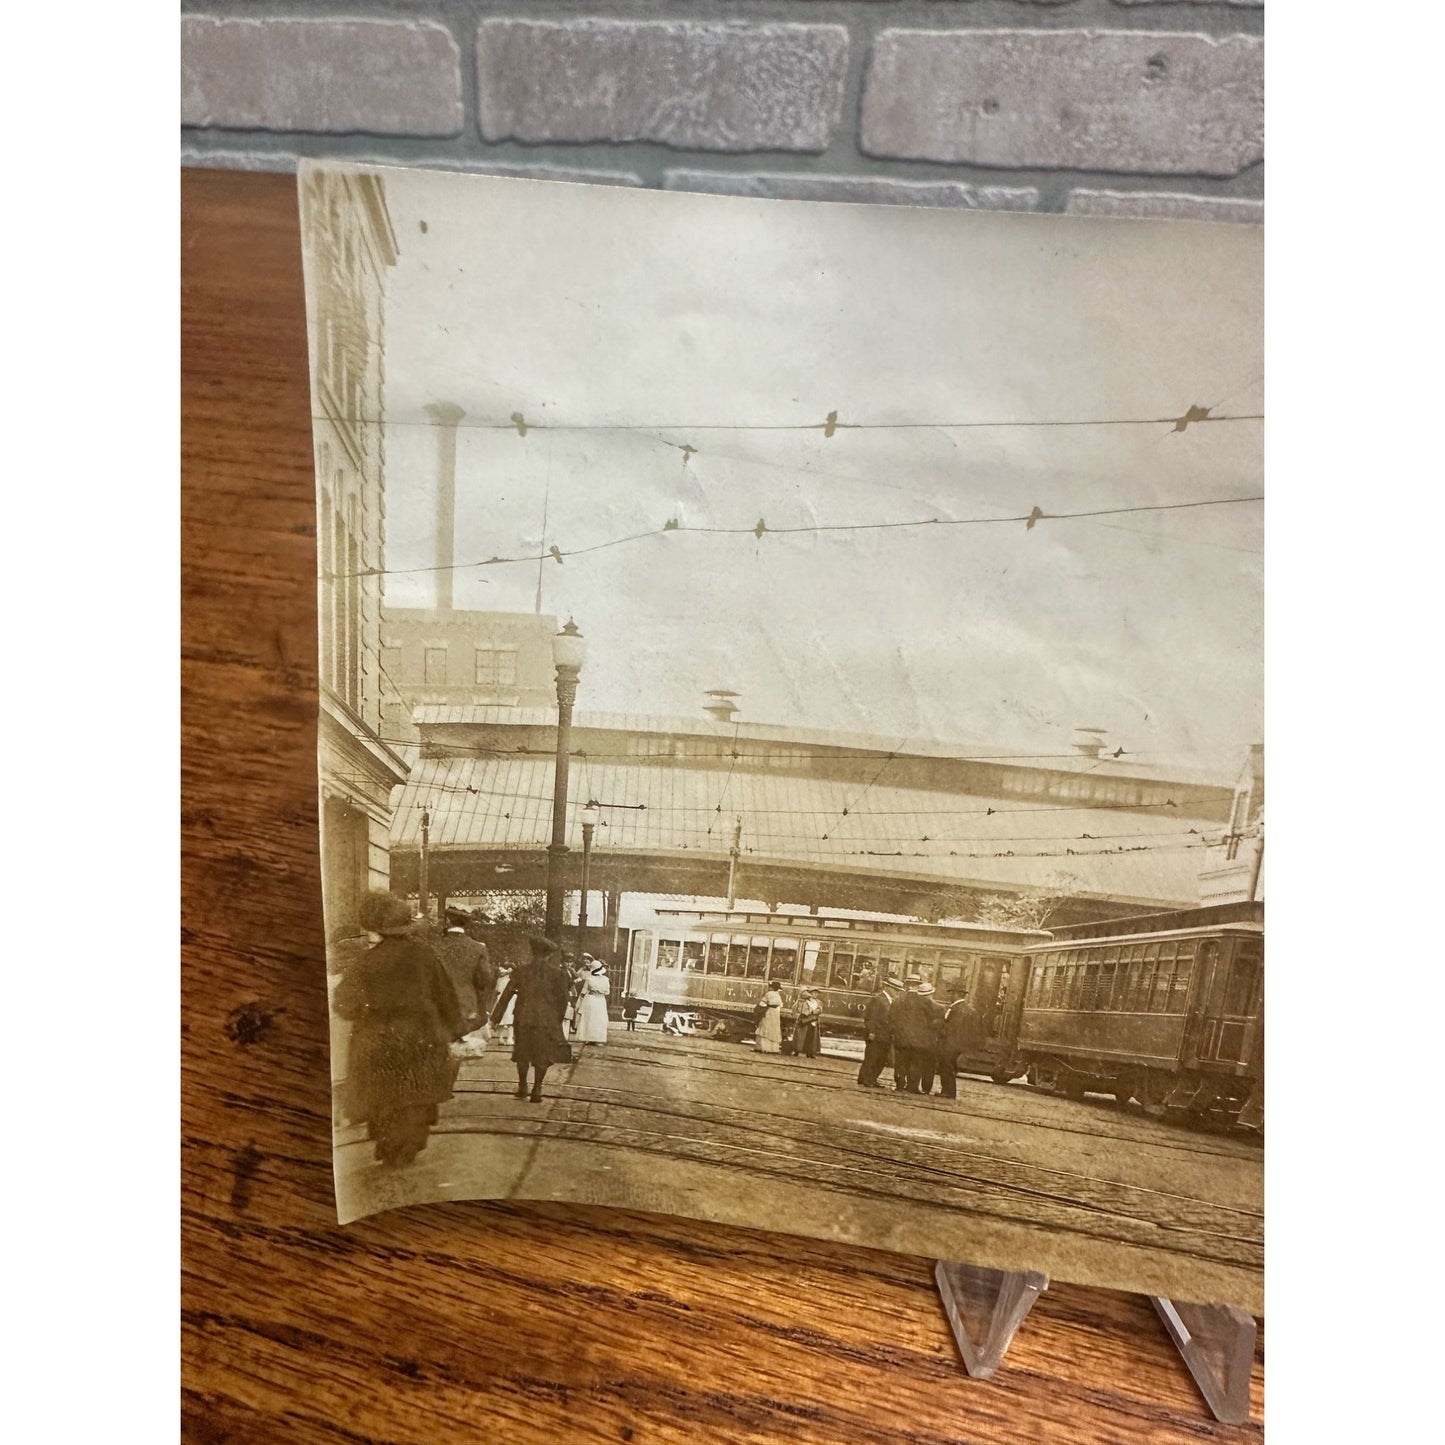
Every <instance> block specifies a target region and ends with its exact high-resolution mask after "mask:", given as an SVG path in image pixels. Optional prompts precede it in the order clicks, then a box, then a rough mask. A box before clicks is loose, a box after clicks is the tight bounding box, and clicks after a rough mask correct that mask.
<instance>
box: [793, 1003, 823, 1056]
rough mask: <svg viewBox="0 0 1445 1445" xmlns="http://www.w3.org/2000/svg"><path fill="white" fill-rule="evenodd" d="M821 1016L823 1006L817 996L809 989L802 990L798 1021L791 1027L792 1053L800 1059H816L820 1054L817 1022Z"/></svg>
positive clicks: (820, 1046) (820, 1042) (820, 1045)
mask: <svg viewBox="0 0 1445 1445" xmlns="http://www.w3.org/2000/svg"><path fill="white" fill-rule="evenodd" d="M822 1016H823V1005H822V1004H821V1003H820V1002H819V1000H818V995H817V994H816V993H815V992H814V991H813V990H812V989H810V988H805V989H804V990H803V1001H802V1002H801V1003H800V1004H799V1005H798V1021H797V1023H795V1024H794V1025H793V1052H794V1053H795V1054H797V1055H798V1056H799V1057H800V1058H804V1059H816V1058H817V1057H818V1055H819V1054H820V1053H822V1051H823V1050H822V1040H821V1037H820V1034H819V1030H818V1021H819V1019H821V1018H822Z"/></svg>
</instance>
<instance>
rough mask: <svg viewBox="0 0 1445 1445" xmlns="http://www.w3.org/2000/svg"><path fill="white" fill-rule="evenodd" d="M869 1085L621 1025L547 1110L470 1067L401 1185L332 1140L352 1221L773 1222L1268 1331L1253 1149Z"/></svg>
mask: <svg viewBox="0 0 1445 1445" xmlns="http://www.w3.org/2000/svg"><path fill="white" fill-rule="evenodd" d="M844 1052H855V1051H854V1050H851V1049H849V1048H848V1046H847V1045H846V1044H841V1045H840V1048H839V1053H844ZM856 1072H857V1064H856V1062H854V1061H853V1060H852V1059H849V1058H846V1057H830V1056H828V1054H825V1056H824V1057H822V1058H820V1059H813V1060H808V1059H797V1058H791V1057H788V1056H762V1055H758V1054H756V1053H755V1052H753V1051H752V1049H751V1048H750V1047H747V1046H742V1045H738V1044H723V1043H718V1042H715V1041H713V1040H710V1039H696V1038H688V1039H680V1038H673V1037H670V1036H666V1035H663V1034H662V1033H661V1032H660V1031H659V1030H657V1029H656V1028H643V1029H639V1030H638V1031H637V1032H636V1033H633V1034H628V1033H626V1032H625V1031H624V1030H623V1029H622V1028H621V1027H620V1026H619V1025H614V1026H613V1031H612V1036H611V1040H610V1041H609V1042H608V1043H607V1044H606V1045H605V1046H595V1045H594V1046H589V1047H588V1048H587V1050H586V1051H585V1053H584V1055H583V1057H582V1058H581V1059H580V1060H579V1061H578V1062H577V1063H575V1064H572V1065H570V1066H565V1065H564V1066H562V1067H560V1068H556V1069H553V1070H552V1071H551V1072H550V1073H549V1074H548V1076H547V1093H548V1096H549V1097H548V1098H547V1099H546V1100H545V1101H544V1102H543V1103H542V1104H540V1105H539V1104H530V1103H527V1102H525V1101H523V1100H519V1099H516V1098H514V1097H513V1094H512V1091H513V1089H514V1088H515V1085H516V1076H515V1073H514V1071H513V1069H512V1066H511V1063H510V1061H509V1059H508V1057H507V1053H506V1051H505V1050H503V1049H494V1050H492V1051H490V1052H489V1053H488V1054H487V1056H486V1057H484V1058H482V1059H477V1060H470V1061H468V1062H467V1063H465V1064H464V1065H463V1066H462V1072H461V1076H460V1078H459V1079H458V1081H457V1090H456V1096H455V1098H454V1099H453V1101H452V1102H451V1103H450V1104H448V1105H447V1106H445V1107H444V1108H443V1110H442V1115H441V1119H440V1122H439V1123H438V1126H437V1128H436V1130H435V1131H434V1132H433V1135H432V1138H431V1142H430V1143H429V1144H428V1146H427V1149H426V1151H425V1152H424V1153H423V1154H422V1155H421V1156H420V1158H419V1159H418V1160H417V1161H416V1163H415V1164H414V1165H413V1166H411V1167H410V1168H409V1169H407V1170H404V1171H402V1172H400V1173H391V1174H389V1173H387V1172H385V1171H383V1170H382V1169H381V1168H380V1167H379V1166H377V1165H376V1164H375V1163H374V1162H373V1161H372V1159H371V1149H370V1146H369V1144H368V1143H367V1141H366V1139H365V1137H364V1131H363V1130H361V1129H345V1130H342V1131H339V1133H338V1135H337V1143H338V1146H339V1147H338V1151H337V1174H338V1180H337V1195H338V1200H339V1202H340V1211H341V1216H342V1218H343V1220H346V1219H355V1218H359V1217H361V1216H362V1215H365V1214H368V1213H372V1212H374V1211H375V1210H377V1209H383V1208H391V1207H394V1206H397V1205H401V1204H409V1203H415V1202H421V1201H425V1200H439V1199H468V1198H533V1199H565V1200H573V1201H578V1202H586V1203H597V1204H611V1205H618V1206H623V1207H626V1208H632V1209H641V1210H665V1211H669V1212H673V1213H681V1214H687V1215H692V1216H695V1217H698V1218H703V1219H711V1220H718V1221H724V1222H728V1223H740V1224H755V1223H757V1222H758V1221H759V1220H760V1219H775V1220H776V1221H777V1224H778V1227H779V1228H786V1229H788V1230H790V1231H793V1232H798V1233H804V1234H811V1235H815V1236H818V1237H821V1238H831V1239H841V1240H847V1241H849V1242H851V1243H856V1244H865V1245H876V1246H879V1247H885V1248H890V1249H899V1250H905V1251H907V1252H910V1253H915V1254H922V1255H933V1256H942V1257H951V1258H958V1259H975V1260H980V1261H985V1262H988V1263H991V1264H995V1265H998V1266H1003V1267H1016V1268H1032V1269H1040V1270H1043V1271H1044V1272H1045V1273H1048V1274H1051V1275H1053V1276H1055V1277H1057V1278H1060V1279H1069V1280H1073V1281H1075V1282H1078V1283H1085V1284H1089V1283H1093V1284H1101V1285H1106V1286H1111V1287H1114V1288H1121V1287H1123V1288H1131V1289H1137V1290H1139V1291H1141V1292H1157V1293H1163V1294H1168V1293H1178V1294H1179V1295H1180V1297H1181V1298H1188V1297H1190V1295H1195V1296H1198V1295H1207V1296H1208V1297H1209V1298H1213V1299H1219V1300H1227V1301H1230V1302H1232V1303H1237V1304H1240V1305H1242V1306H1244V1307H1245V1308H1247V1309H1251V1310H1253V1311H1255V1312H1257V1313H1258V1312H1262V1310H1263V1148H1262V1146H1261V1144H1260V1143H1259V1142H1258V1140H1256V1139H1254V1138H1252V1137H1249V1136H1247V1135H1222V1134H1208V1133H1200V1132H1195V1131H1192V1130H1189V1129H1185V1128H1182V1127H1179V1126H1176V1125H1173V1124H1168V1123H1164V1122H1162V1121H1157V1120H1153V1119H1149V1118H1146V1117H1145V1116H1144V1115H1143V1114H1142V1113H1140V1112H1139V1110H1138V1109H1137V1106H1130V1107H1128V1108H1121V1107H1120V1106H1118V1105H1117V1104H1114V1103H1113V1102H1112V1101H1110V1100H1106V1099H1104V1098H1092V1097H1091V1098H1089V1099H1086V1100H1083V1101H1077V1102H1074V1101H1069V1100H1066V1099H1061V1098H1056V1097H1054V1096H1052V1095H1048V1094H1044V1093H1041V1092H1039V1091H1036V1090H1034V1089H1031V1088H1029V1087H1027V1086H1026V1085H1024V1084H1022V1083H1017V1084H1011V1085H1007V1086H1002V1087H1001V1086H998V1085H995V1084H991V1083H988V1082H987V1081H985V1080H980V1079H971V1078H960V1079H959V1083H958V1090H959V1097H958V1099H957V1100H956V1101H955V1100H946V1099H941V1098H939V1097H937V1096H935V1097H933V1098H927V1099H925V1098H917V1097H908V1096H904V1095H895V1094H894V1093H893V1092H892V1091H891V1090H888V1091H886V1092H885V1091H871V1090H863V1089H859V1088H858V1087H857V1086H856V1084H855V1083H854V1078H855V1075H856ZM885 1077H886V1076H885ZM903 1205H906V1206H907V1207H906V1208H901V1207H900V1206H903ZM1186 1280H1187V1281H1188V1290H1187V1291H1186V1290H1185V1289H1183V1288H1180V1286H1181V1285H1182V1283H1183V1282H1184V1281H1186Z"/></svg>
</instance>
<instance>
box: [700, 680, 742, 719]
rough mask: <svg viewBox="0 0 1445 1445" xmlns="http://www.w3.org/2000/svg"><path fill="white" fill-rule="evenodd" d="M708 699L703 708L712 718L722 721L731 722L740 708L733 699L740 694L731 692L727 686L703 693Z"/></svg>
mask: <svg viewBox="0 0 1445 1445" xmlns="http://www.w3.org/2000/svg"><path fill="white" fill-rule="evenodd" d="M703 696H704V697H706V698H707V699H708V701H707V702H705V703H703V705H702V710H703V711H704V712H705V713H706V714H707V715H708V716H709V717H710V718H712V719H714V720H715V721H717V722H720V723H729V722H731V721H732V720H733V715H734V714H735V713H736V712H737V710H738V705H737V703H735V702H734V701H733V699H734V698H735V697H737V696H738V694H737V693H735V692H729V691H728V690H727V689H726V688H722V687H715V688H711V689H709V690H708V691H707V692H706V693H704V694H703Z"/></svg>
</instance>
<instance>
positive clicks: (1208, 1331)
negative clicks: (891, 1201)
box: [933, 1259, 1258, 1425]
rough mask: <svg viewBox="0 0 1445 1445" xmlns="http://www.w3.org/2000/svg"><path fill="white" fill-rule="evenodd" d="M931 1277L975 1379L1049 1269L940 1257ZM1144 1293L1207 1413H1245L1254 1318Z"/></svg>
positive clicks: (1232, 1420) (994, 1365) (1000, 1349)
mask: <svg viewBox="0 0 1445 1445" xmlns="http://www.w3.org/2000/svg"><path fill="white" fill-rule="evenodd" d="M933 1277H934V1279H935V1280H937V1282H938V1293H939V1295H940V1296H941V1297H942V1300H943V1309H944V1313H945V1314H946V1315H947V1316H948V1323H949V1324H950V1325H951V1326H952V1327H953V1337H954V1339H955V1340H957V1341H958V1352H959V1354H961V1355H962V1356H963V1367H964V1369H965V1370H967V1371H968V1373H969V1375H970V1376H972V1377H973V1378H974V1379H975V1380H986V1379H988V1378H989V1377H990V1376H991V1375H992V1374H993V1373H994V1372H995V1371H996V1370H997V1369H998V1367H999V1365H1000V1364H1001V1363H1002V1362H1003V1357H1004V1354H1005V1352H1006V1351H1007V1350H1008V1347H1009V1345H1010V1344H1011V1343H1012V1342H1013V1337H1014V1336H1015V1335H1016V1334H1017V1333H1018V1328H1019V1326H1020V1325H1021V1324H1023V1322H1024V1319H1025V1318H1026V1317H1027V1315H1028V1312H1029V1311H1030V1310H1031V1309H1032V1308H1033V1306H1034V1301H1035V1300H1036V1299H1038V1297H1039V1295H1040V1294H1042V1293H1043V1291H1044V1290H1046V1289H1047V1288H1048V1287H1049V1281H1048V1276H1047V1275H1043V1274H1039V1273H1037V1272H1035V1271H1033V1270H1005V1269H983V1268H981V1267H979V1266H978V1265H972V1264H959V1263H957V1262H955V1261H951V1260H942V1259H940V1260H939V1261H938V1262H937V1263H936V1264H935V1265H934V1267H933ZM1150 1299H1151V1300H1152V1302H1153V1305H1154V1308H1155V1309H1156V1310H1157V1311H1158V1312H1159V1318H1160V1319H1162V1320H1163V1321H1164V1327H1165V1328H1166V1329H1167V1330H1168V1331H1169V1337H1170V1338H1171V1339H1172V1340H1173V1341H1174V1343H1175V1345H1177V1346H1178V1348H1179V1353H1180V1354H1181V1355H1182V1356H1183V1357H1184V1363H1185V1364H1186V1365H1187V1366H1188V1367H1189V1373H1190V1374H1191V1375H1192V1376H1193V1377H1194V1381H1195V1383H1196V1384H1197V1385H1198V1386H1199V1390H1200V1393H1201V1394H1202V1395H1203V1396H1204V1401H1205V1404H1207V1405H1208V1406H1209V1408H1210V1410H1211V1411H1212V1413H1213V1415H1214V1418H1215V1419H1216V1420H1218V1421H1220V1422H1221V1423H1222V1424H1225V1425H1238V1424H1241V1423H1242V1422H1243V1421H1245V1420H1247V1419H1248V1418H1249V1379H1250V1374H1251V1372H1252V1370H1253V1368H1254V1342H1255V1336H1256V1333H1257V1329H1258V1327H1257V1325H1256V1324H1255V1321H1254V1317H1253V1316H1252V1315H1249V1314H1246V1313H1245V1311H1244V1310H1241V1309H1236V1308H1235V1307H1234V1306H1233V1305H1192V1304H1180V1303H1177V1302H1176V1301H1174V1300H1167V1299H1162V1298H1160V1297H1159V1296H1157V1295H1151V1296H1150Z"/></svg>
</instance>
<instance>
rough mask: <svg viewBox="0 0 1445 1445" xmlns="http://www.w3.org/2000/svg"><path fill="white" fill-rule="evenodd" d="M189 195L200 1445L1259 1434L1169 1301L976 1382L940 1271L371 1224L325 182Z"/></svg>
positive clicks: (187, 504) (565, 1226)
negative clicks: (330, 834)
mask: <svg viewBox="0 0 1445 1445" xmlns="http://www.w3.org/2000/svg"><path fill="white" fill-rule="evenodd" d="M182 195H183V203H182V291H183V296H182V317H183V381H182V410H183V438H182V450H183V479H182V481H183V490H182V536H183V546H184V581H183V587H184V595H183V636H182V729H183V731H182V738H183V743H182V749H183V750H182V772H183V796H184V804H183V815H182V840H183V844H182V846H183V855H182V879H183V888H184V905H183V918H182V925H183V926H182V948H183V975H182V1006H183V1015H182V1017H183V1022H182V1035H183V1042H182V1057H183V1099H182V1131H183V1152H182V1211H183V1248H184V1272H183V1282H182V1308H183V1334H182V1340H183V1402H182V1420H183V1435H184V1438H185V1439H187V1440H190V1441H196V1442H205V1445H223V1442H231V1445H239V1442H243V1441H244V1442H247V1445H264V1442H268V1441H287V1442H302V1445H305V1442H313V1441H315V1442H323V1441H324V1442H337V1441H364V1442H377V1445H379V1442H403V1441H405V1442H417V1445H445V1442H452V1441H470V1440H491V1439H497V1440H505V1441H508V1442H519V1445H526V1442H532V1441H547V1442H555V1441H557V1440H559V1439H563V1440H567V1441H569V1442H570V1441H576V1442H582V1441H594V1440H596V1441H603V1440H605V1441H624V1442H637V1445H653V1442H657V1445H662V1442H672V1441H679V1442H681V1441H687V1442H689V1445H696V1442H698V1441H699V1440H728V1441H775V1440H787V1441H789V1442H796V1445H802V1442H818V1445H853V1442H858V1445H862V1442H879V1445H882V1442H896V1441H910V1442H918V1445H925V1442H926V1445H932V1442H940V1445H941V1442H945V1441H948V1442H962V1441H968V1442H981V1441H999V1442H1012V1441H1020V1442H1023V1441H1036V1440H1039V1439H1043V1438H1047V1439H1049V1440H1056V1441H1066V1442H1096V1441H1097V1442H1133V1441H1151V1442H1152V1441H1158V1442H1165V1441H1200V1440H1219V1441H1243V1440H1246V1439H1255V1438H1258V1436H1259V1435H1260V1434H1261V1425H1260V1420H1261V1418H1262V1409H1263V1333H1262V1332H1261V1344H1260V1350H1259V1358H1258V1361H1257V1368H1256V1371H1255V1380H1254V1401H1253V1412H1252V1419H1251V1423H1250V1424H1249V1425H1245V1426H1237V1427H1230V1428H1227V1427H1223V1426H1218V1425H1215V1424H1213V1423H1212V1422H1211V1421H1210V1420H1209V1419H1208V1418H1207V1417H1206V1415H1205V1413H1204V1407H1203V1404H1202V1401H1201V1400H1200V1398H1199V1396H1198V1393H1197V1392H1196V1390H1195V1388H1194V1386H1193V1383H1192V1381H1191V1380H1190V1379H1189V1376H1188V1374H1187V1372H1186V1371H1185V1369H1184V1366H1183V1364H1182V1362H1181V1361H1180V1360H1179V1358H1178V1355H1177V1354H1176V1353H1175V1351H1174V1348H1173V1346H1172V1345H1171V1344H1170V1343H1169V1340H1168V1339H1167V1337H1166V1336H1165V1334H1164V1332H1163V1329H1162V1327H1161V1326H1160V1324H1159V1323H1158V1321H1157V1319H1156V1318H1155V1315H1154V1311H1153V1309H1152V1307H1151V1306H1150V1305H1149V1303H1148V1301H1147V1300H1145V1299H1142V1298H1138V1297H1132V1296H1127V1295H1119V1294H1112V1293H1109V1292H1106V1291H1100V1290H1088V1289H1081V1288H1075V1287H1070V1286H1066V1285H1057V1284H1056V1285H1054V1286H1053V1287H1052V1288H1051V1289H1050V1290H1049V1291H1048V1293H1047V1294H1045V1295H1044V1296H1043V1298H1042V1299H1041V1301H1040V1303H1039V1304H1038V1305H1037V1306H1036V1308H1035V1310H1034V1312H1033V1314H1032V1315H1031V1316H1030V1318H1029V1320H1028V1322H1027V1323H1026V1325H1025V1327H1024V1329H1023V1331H1022V1332H1021V1333H1020V1335H1019V1337H1018V1339H1017V1340H1016V1341H1015V1343H1014V1346H1013V1348H1012V1350H1011V1351H1010V1354H1009V1357H1008V1359H1007V1361H1006V1362H1005V1365H1004V1367H1003V1369H1002V1370H1001V1371H1000V1373H999V1375H998V1376H997V1377H996V1378H995V1379H994V1380H993V1381H990V1382H988V1383H974V1382H972V1381H970V1380H968V1379H967V1377H966V1376H965V1375H964V1374H963V1371H962V1367H961V1366H960V1364H959V1362H958V1358H957V1355H956V1352H955V1348H954V1345H953V1341H952V1337H951V1336H950V1334H949V1331H948V1326H947V1323H946V1321H945V1319H944V1316H943V1311H942V1308H941V1306H940V1304H939V1301H938V1297H937V1294H936V1292H935V1290H934V1286H933V1282H932V1276H931V1262H930V1261H928V1260H925V1259H915V1258H912V1257H908V1256H901V1255H890V1254H884V1253H881V1252H873V1251H868V1250H861V1249H853V1248H846V1247H842V1246H833V1245H827V1244H820V1243H815V1242H811V1241H808V1240H803V1239H794V1238H790V1237H786V1236H782V1235H764V1234H757V1233H750V1232H745V1231H740V1230H732V1229H726V1228H721V1227H716V1226H709V1225H704V1224H695V1223H691V1222H687V1221H682V1220H677V1219H672V1218H668V1217H663V1216H654V1215H643V1214H629V1213H625V1212H621V1211H611V1210H604V1209H587V1208H581V1207H570V1206H568V1207H564V1206H546V1205H535V1206H521V1205H488V1204H465V1205H445V1206H441V1205H431V1206H425V1207H419V1208H414V1209H409V1210H404V1211H400V1212H397V1213H393V1214H389V1215H383V1216H379V1217H377V1218H374V1219H369V1220H365V1221H362V1222H361V1223H358V1224H354V1225H349V1226H347V1227H345V1228H341V1227H339V1226H338V1225H337V1224H336V1215H335V1206H334V1201H333V1195H332V1181H331V1153H330V1151H331V1126H330V1085H329V1071H328V1068H327V1060H326V1037H327V1024H326V989H325V981H324V965H323V953H322V932H321V899H320V886H319V869H318V860H317V852H316V773H315V756H316V722H315V717H316V693H315V683H316V679H315V582H314V577H315V549H314V506H313V495H314V494H313V484H312V476H311V447H310V422H309V418H308V388H307V369H306V327H305V313H304V304H303V297H302V285H301V261H300V242H299V237H298V234H297V226H296V205H295V188H294V182H293V181H292V180H291V179H290V178H289V177H280V176H258V175H246V174H238V173H228V172H200V171H192V172H187V173H186V174H185V176H184V179H183V192H182Z"/></svg>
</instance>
